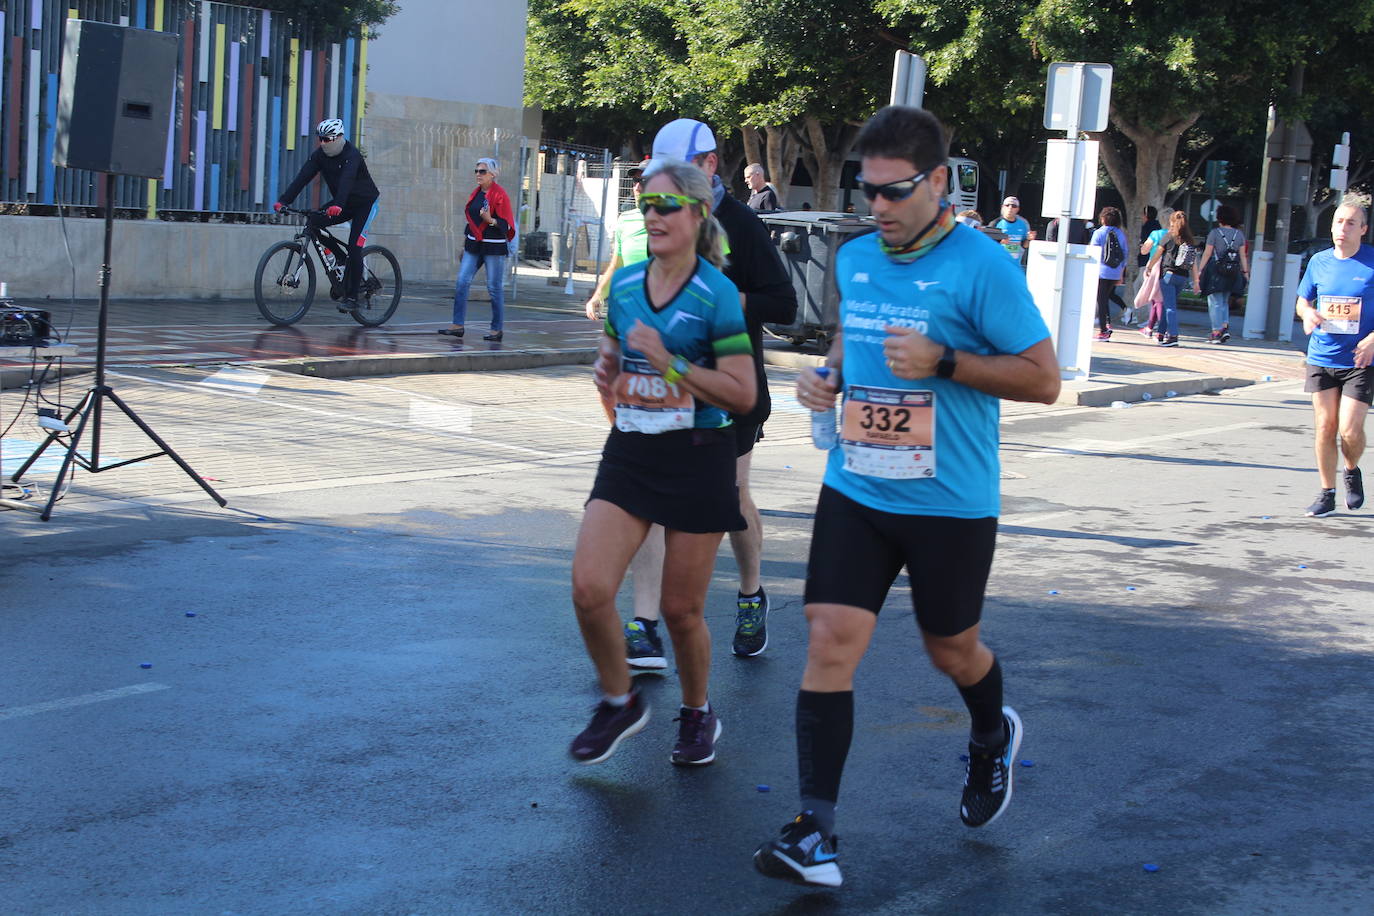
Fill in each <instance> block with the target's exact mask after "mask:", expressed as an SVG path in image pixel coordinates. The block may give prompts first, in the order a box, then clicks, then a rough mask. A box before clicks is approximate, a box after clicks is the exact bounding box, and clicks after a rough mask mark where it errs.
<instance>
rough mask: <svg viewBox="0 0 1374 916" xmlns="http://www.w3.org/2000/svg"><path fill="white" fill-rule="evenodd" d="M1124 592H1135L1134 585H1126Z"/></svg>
mask: <svg viewBox="0 0 1374 916" xmlns="http://www.w3.org/2000/svg"><path fill="white" fill-rule="evenodd" d="M1126 591H1128V592H1133V591H1135V586H1134V585H1128V586H1126Z"/></svg>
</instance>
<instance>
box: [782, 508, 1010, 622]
mask: <svg viewBox="0 0 1374 916" xmlns="http://www.w3.org/2000/svg"><path fill="white" fill-rule="evenodd" d="M996 541H997V519H996V518H951V517H949V516H941V515H896V514H893V513H891V512H880V511H878V510H877V509H870V508H868V507H867V506H865V505H863V504H862V503H858V502H855V501H854V500H852V499H850V498H849V497H847V496H845V495H844V494H842V493H840V492H839V491H838V490H833V489H831V488H830V487H821V496H820V499H819V501H818V502H817V503H816V521H815V524H814V526H813V528H812V532H811V556H810V558H809V559H808V561H807V568H806V603H807V604H847V605H850V606H852V607H861V608H864V609H865V610H869V611H872V612H873V613H874V614H876V613H878V611H879V610H881V608H882V606H883V602H884V601H886V600H887V592H888V589H890V588H891V587H892V583H893V582H894V581H895V580H896V578H897V574H898V573H899V572H901V570H902V567H903V566H905V567H906V570H907V578H908V580H909V581H910V583H911V603H912V605H913V606H914V608H915V611H916V622H917V623H918V624H919V625H920V627H921V630H922V631H923V632H926V633H930V634H931V635H933V636H955V635H957V634H959V633H962V632H964V631H965V630H967V629H968V628H969V627H971V626H973V625H974V624H976V623H978V621H979V620H980V619H982V616H983V593H984V591H986V589H987V584H988V573H989V572H990V571H991V570H992V553H993V548H994V546H995V544H996Z"/></svg>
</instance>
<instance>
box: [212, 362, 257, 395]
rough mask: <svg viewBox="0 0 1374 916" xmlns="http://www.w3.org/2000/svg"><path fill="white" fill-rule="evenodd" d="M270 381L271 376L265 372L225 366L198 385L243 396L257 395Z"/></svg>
mask: <svg viewBox="0 0 1374 916" xmlns="http://www.w3.org/2000/svg"><path fill="white" fill-rule="evenodd" d="M271 379H272V376H270V375H268V374H267V373H266V372H258V371H257V370H255V369H241V368H236V367H234V366H226V367H225V368H223V369H221V370H219V371H218V372H216V373H215V374H214V375H211V376H207V377H206V378H203V379H201V380H200V384H202V385H205V386H207V387H210V388H223V389H225V390H227V391H241V392H243V393H244V394H257V393H258V392H259V391H260V390H261V389H262V386H263V385H266V384H267V383H268V382H269V381H271Z"/></svg>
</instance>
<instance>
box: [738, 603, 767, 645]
mask: <svg viewBox="0 0 1374 916" xmlns="http://www.w3.org/2000/svg"><path fill="white" fill-rule="evenodd" d="M736 607H737V608H738V611H737V612H736V614H735V642H734V646H733V648H734V652H735V654H736V655H740V656H744V657H748V656H751V655H759V654H761V653H762V652H763V650H764V649H766V648H767V647H768V595H766V594H765V593H764V591H763V589H759V593H758V594H757V595H740V596H739V601H738V602H737V604H736Z"/></svg>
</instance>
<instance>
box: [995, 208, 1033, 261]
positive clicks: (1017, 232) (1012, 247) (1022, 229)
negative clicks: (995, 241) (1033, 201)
mask: <svg viewBox="0 0 1374 916" xmlns="http://www.w3.org/2000/svg"><path fill="white" fill-rule="evenodd" d="M992 228H994V229H996V230H998V231H999V232H1001V233H1002V234H1004V235H1005V236H1006V238H1005V239H1003V240H1002V247H1003V248H1004V249H1006V252H1007V254H1009V255H1010V256H1011V259H1012V260H1013V261H1015V262H1016V263H1017V264H1020V263H1021V255H1022V254H1023V253H1024V251H1025V250H1026V249H1027V248H1029V247H1030V243H1031V242H1033V241H1035V233H1034V232H1032V231H1031V227H1030V223H1028V222H1026V218H1025V217H1023V216H1021V201H1020V199H1019V198H1016V197H1008V198H1007V199H1006V200H1004V201H1002V218H1001V219H999V220H997V221H996V222H994V223H993V224H992Z"/></svg>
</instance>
